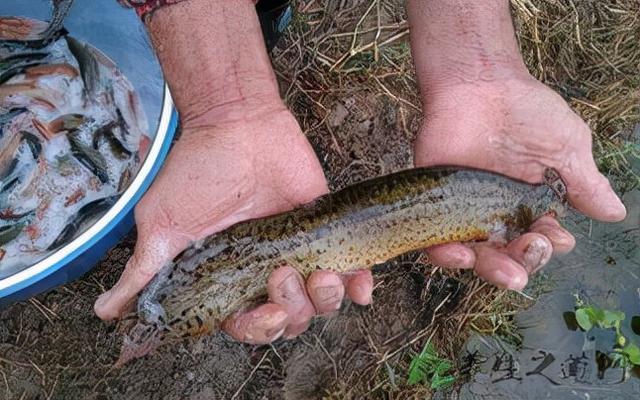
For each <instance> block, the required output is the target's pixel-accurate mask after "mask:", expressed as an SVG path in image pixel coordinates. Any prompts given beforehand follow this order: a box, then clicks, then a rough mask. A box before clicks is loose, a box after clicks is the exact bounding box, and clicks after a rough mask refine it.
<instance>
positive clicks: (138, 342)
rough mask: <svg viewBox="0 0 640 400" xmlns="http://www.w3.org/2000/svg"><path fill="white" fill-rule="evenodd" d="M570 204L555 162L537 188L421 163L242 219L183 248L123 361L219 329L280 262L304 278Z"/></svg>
mask: <svg viewBox="0 0 640 400" xmlns="http://www.w3.org/2000/svg"><path fill="white" fill-rule="evenodd" d="M565 204H566V186H565V184H564V182H563V181H562V180H561V179H560V176H559V174H558V173H557V172H556V171H555V170H552V169H548V170H547V171H545V174H544V182H543V183H541V184H537V185H531V184H527V183H524V182H520V181H516V180H513V179H510V178H508V177H505V176H502V175H498V174H494V173H489V172H484V171H479V170H474V169H467V168H457V167H439V168H418V169H412V170H405V171H401V172H398V173H395V174H392V175H388V176H383V177H379V178H375V179H372V180H368V181H364V182H361V183H359V184H356V185H354V186H350V187H347V188H345V189H343V190H341V191H338V192H336V193H332V194H328V195H326V196H323V197H320V198H319V199H317V200H316V201H314V202H312V203H311V204H309V205H306V206H303V207H301V208H298V209H296V210H293V211H290V212H287V213H283V214H279V215H275V216H271V217H267V218H261V219H255V220H250V221H246V222H242V223H239V224H236V225H234V226H232V227H230V228H228V229H227V230H225V231H223V232H221V233H218V234H215V235H212V236H209V237H207V238H205V239H204V240H202V241H201V242H199V243H197V244H195V245H193V246H192V247H191V248H189V249H187V250H185V251H184V252H183V253H182V254H181V255H179V256H178V257H177V258H176V259H175V260H174V262H172V263H170V264H169V265H166V266H165V267H164V268H163V269H162V270H161V271H160V272H159V274H158V275H157V276H156V277H155V278H154V279H153V280H152V281H151V282H150V283H149V285H148V286H147V287H146V288H145V290H144V292H143V293H142V294H141V296H140V298H139V300H138V308H137V324H135V325H134V326H133V327H132V328H131V329H130V330H129V332H128V334H127V335H126V336H125V338H124V341H123V347H122V352H121V354H120V359H119V360H118V362H117V365H123V364H124V363H126V362H127V361H128V360H130V359H132V358H135V357H140V356H142V355H144V354H146V353H148V352H149V351H151V350H153V349H154V348H156V347H158V346H159V345H161V344H163V343H165V342H167V341H170V340H172V339H179V338H183V337H188V336H196V335H200V334H204V333H209V332H214V331H216V330H217V329H218V328H219V327H220V323H221V322H222V321H223V320H224V319H225V318H227V317H228V316H230V315H231V314H233V313H234V312H236V311H238V310H241V309H243V308H245V307H248V306H251V305H252V304H254V303H255V302H256V301H257V300H259V299H260V298H263V297H264V296H265V295H266V294H267V290H266V283H267V278H268V276H269V274H270V273H271V272H272V271H273V270H274V269H276V268H277V267H279V266H282V265H285V264H286V265H289V266H291V267H293V268H295V269H296V270H298V271H299V272H300V273H301V274H302V275H303V276H305V277H307V276H308V275H309V274H310V273H311V272H312V271H315V270H317V269H330V270H332V271H336V272H348V271H352V270H355V269H362V268H370V267H372V266H373V265H374V264H377V263H381V262H384V261H386V260H389V259H391V258H393V257H396V256H398V255H401V254H403V253H406V252H409V251H414V250H418V249H422V248H425V247H428V246H432V245H436V244H442V243H448V242H454V241H463V242H465V241H476V240H508V239H510V238H513V237H515V236H517V235H518V234H520V233H521V232H523V231H525V230H526V229H527V228H528V227H529V225H530V224H531V223H532V221H534V220H535V219H536V218H538V217H540V216H543V215H545V214H548V213H555V214H556V215H562V214H563V213H564V209H565Z"/></svg>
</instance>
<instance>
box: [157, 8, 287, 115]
mask: <svg viewBox="0 0 640 400" xmlns="http://www.w3.org/2000/svg"><path fill="white" fill-rule="evenodd" d="M146 23H147V27H148V29H149V32H150V36H151V39H152V41H153V44H154V47H155V48H156V52H157V54H158V58H159V59H160V63H161V65H162V69H163V72H164V74H165V79H166V81H167V83H168V85H169V87H170V88H171V90H172V94H173V97H174V102H175V104H176V107H177V109H178V111H179V112H180V116H181V120H182V122H183V123H186V124H194V125H198V124H200V125H206V124H212V123H216V122H218V121H227V120H233V119H237V118H241V117H242V114H241V113H242V112H244V111H245V110H247V109H254V110H255V109H262V108H265V109H266V108H273V107H274V106H281V103H282V101H281V100H280V96H279V92H278V86H277V82H276V79H275V75H274V73H273V70H272V68H271V62H270V60H269V57H268V55H267V52H266V48H265V44H264V39H263V37H262V31H261V29H260V23H259V21H258V17H257V14H256V11H255V6H254V4H253V1H251V0H242V1H237V2H233V4H231V3H229V2H227V1H225V0H189V1H181V2H179V3H176V4H173V5H171V6H170V7H162V8H160V9H158V10H157V11H155V12H154V13H153V15H152V17H151V18H148V19H147V20H146Z"/></svg>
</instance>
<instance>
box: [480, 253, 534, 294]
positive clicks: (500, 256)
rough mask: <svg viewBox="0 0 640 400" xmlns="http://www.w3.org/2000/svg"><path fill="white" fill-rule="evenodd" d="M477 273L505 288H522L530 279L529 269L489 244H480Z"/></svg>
mask: <svg viewBox="0 0 640 400" xmlns="http://www.w3.org/2000/svg"><path fill="white" fill-rule="evenodd" d="M475 251H476V266H475V272H476V274H477V275H478V276H479V277H480V278H482V279H484V280H486V281H487V282H489V283H491V284H494V285H496V286H498V287H500V288H503V289H512V290H522V289H523V288H524V287H525V286H526V285H527V281H528V279H529V278H528V274H527V271H526V270H525V269H524V268H523V267H522V266H521V265H520V264H518V263H517V262H516V261H515V260H513V259H512V258H511V257H509V256H508V255H507V254H505V253H501V252H499V251H498V250H496V249H494V248H492V247H489V246H478V247H476V248H475Z"/></svg>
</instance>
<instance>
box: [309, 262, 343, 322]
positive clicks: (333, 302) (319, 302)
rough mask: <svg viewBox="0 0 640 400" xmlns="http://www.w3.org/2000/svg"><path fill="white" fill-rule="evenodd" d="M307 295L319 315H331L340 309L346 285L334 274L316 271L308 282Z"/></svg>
mask: <svg viewBox="0 0 640 400" xmlns="http://www.w3.org/2000/svg"><path fill="white" fill-rule="evenodd" d="M307 293H309V297H310V298H311V302H313V305H314V306H315V308H316V312H317V313H318V314H329V313H331V312H333V311H336V310H338V309H339V308H340V305H341V304H342V298H343V297H344V285H343V284H342V280H341V279H340V276H338V274H336V273H334V272H330V271H315V272H313V273H312V274H311V276H309V279H308V280H307Z"/></svg>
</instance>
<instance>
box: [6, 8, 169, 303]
mask: <svg viewBox="0 0 640 400" xmlns="http://www.w3.org/2000/svg"><path fill="white" fill-rule="evenodd" d="M50 12H51V11H50V1H48V0H29V1H24V0H2V4H0V15H3V16H9V15H10V16H23V17H30V18H38V19H42V20H48V19H49V16H50ZM65 27H66V28H67V29H68V31H69V32H70V34H71V35H72V36H74V37H75V38H78V39H81V40H84V41H86V42H88V43H89V44H91V45H93V46H95V47H96V48H97V49H99V50H100V51H102V52H103V53H105V54H106V55H107V56H108V57H109V58H111V59H112V60H114V61H115V62H116V64H117V65H118V67H119V68H120V69H121V70H122V72H123V73H124V74H125V76H127V78H129V80H130V81H131V82H132V84H133V85H134V87H135V89H136V90H137V92H138V94H139V95H140V99H141V102H142V105H143V107H144V109H145V112H146V114H147V117H148V119H149V126H150V130H151V131H150V132H149V136H150V138H151V139H152V142H151V146H150V148H149V152H148V155H147V156H146V158H145V160H144V161H143V163H142V165H141V167H140V171H139V172H138V174H137V175H136V177H135V178H134V179H133V181H132V183H131V185H130V186H129V187H128V188H127V189H126V190H125V192H124V193H123V194H122V196H121V197H120V198H119V199H118V201H117V202H116V203H115V204H114V206H113V207H112V208H111V209H110V210H109V211H108V212H107V213H106V214H105V215H103V216H102V218H100V219H99V220H98V221H97V222H96V223H95V224H94V225H93V226H91V227H90V228H89V229H88V230H87V231H86V232H84V233H82V234H81V235H80V236H79V237H77V238H76V239H75V240H73V241H72V242H70V243H68V244H67V245H65V246H64V247H62V248H60V249H59V250H58V251H56V252H55V253H53V254H51V255H50V256H48V257H47V258H45V259H43V260H42V261H40V262H38V263H37V264H35V265H32V266H31V267H29V268H26V269H24V270H22V271H20V272H18V273H16V274H14V275H11V276H9V277H7V278H4V279H1V280H0V307H4V306H6V305H8V304H11V303H13V302H16V301H22V300H25V299H27V298H29V297H31V296H34V295H37V294H39V293H42V292H44V291H47V290H49V289H52V288H54V287H56V286H59V285H62V284H64V283H66V282H69V281H71V280H73V279H76V278H78V277H80V276H81V275H83V274H84V273H86V272H87V271H89V270H90V269H91V268H93V267H94V266H95V265H96V264H97V262H98V261H99V260H100V259H101V258H102V257H103V256H104V255H105V253H106V252H107V251H108V250H109V249H110V248H112V247H113V246H115V245H116V244H117V243H118V242H119V241H120V240H121V239H122V238H123V236H124V235H126V234H127V233H128V232H129V231H130V230H131V228H132V227H133V225H134V220H133V208H134V206H135V204H136V203H137V202H138V201H139V200H140V198H141V197H142V195H143V194H144V192H145V191H146V190H147V189H148V187H149V185H151V182H152V181H153V179H154V177H155V176H156V174H157V173H158V171H159V170H160V168H161V166H162V163H163V162H164V160H165V158H166V155H167V153H168V151H169V148H170V146H171V142H172V140H173V137H174V135H175V131H176V126H177V122H178V117H177V113H176V112H175V109H174V106H173V101H172V99H171V95H170V93H169V90H168V88H167V86H166V85H165V84H164V80H163V78H162V73H161V70H160V66H159V64H158V61H157V59H156V57H155V55H154V54H153V51H152V49H151V47H150V45H149V42H148V39H147V37H146V32H145V30H144V27H143V26H142V24H141V23H140V21H139V20H138V19H137V17H136V16H135V13H133V12H132V11H130V10H125V9H124V8H121V7H120V6H119V5H118V4H117V2H116V1H115V0H108V1H100V2H96V1H95V0H76V1H75V4H74V6H73V8H72V9H71V12H70V14H69V16H68V18H67V20H65Z"/></svg>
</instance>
